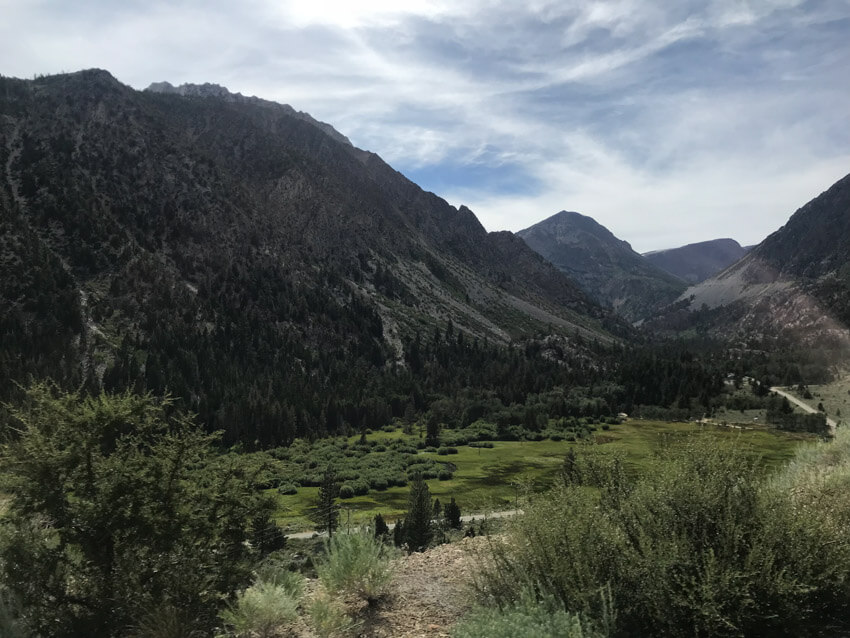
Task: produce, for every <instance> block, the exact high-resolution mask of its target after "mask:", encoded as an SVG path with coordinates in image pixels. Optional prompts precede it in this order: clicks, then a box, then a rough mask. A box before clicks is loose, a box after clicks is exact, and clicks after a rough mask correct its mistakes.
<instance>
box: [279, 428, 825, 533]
mask: <svg viewBox="0 0 850 638" xmlns="http://www.w3.org/2000/svg"><path fill="white" fill-rule="evenodd" d="M688 435H702V436H710V437H717V438H718V440H720V439H725V440H729V439H732V440H734V441H736V442H738V443H739V444H740V445H742V446H744V447H746V448H748V449H750V450H752V453H753V454H755V455H757V456H759V457H760V458H762V459H763V461H764V464H765V467H766V468H767V469H768V470H769V469H770V468H774V467H777V466H778V465H780V464H782V463H783V462H784V461H787V460H788V459H789V458H790V457H791V456H792V455H793V454H794V451H795V449H796V448H797V446H799V445H801V444H806V443H810V442H813V441H816V440H817V439H816V438H815V437H813V436H811V435H805V434H791V433H786V432H780V431H777V430H770V429H765V428H753V429H746V430H745V429H737V428H728V427H721V426H717V425H701V424H696V423H669V422H658V421H640V420H632V421H627V422H625V423H622V424H619V425H611V426H610V427H609V429H608V430H603V429H598V430H596V431H595V432H594V433H593V434H591V435H590V436H589V437H587V438H585V439H580V440H578V441H574V442H570V441H551V440H544V441H494V442H493V447H492V448H481V447H470V446H467V445H463V446H457V450H458V453H457V454H451V455H438V454H436V453H427V452H420V456H422V457H423V459H433V460H434V461H435V462H437V463H440V464H451V466H452V469H453V470H454V471H453V476H452V478H451V479H449V480H439V479H432V480H429V481H428V486H429V488H430V490H431V494H432V497H433V498H438V499H440V501H441V502H442V503H447V502H449V500H450V499H451V498H452V497H454V498H455V499H456V501H457V503H458V504H459V505H460V507H461V510H462V512H463V514H473V513H481V514H484V513H486V512H494V511H500V510H508V509H513V508H514V507H515V505H516V504H517V503H519V505H520V506H522V503H523V501H524V500H525V499H526V498H528V497H529V496H531V495H533V494H535V493H539V492H542V491H544V490H545V489H546V488H547V487H548V486H549V485H551V483H552V481H553V480H555V478H556V477H557V475H558V472H559V470H560V468H561V466H562V464H563V461H564V457H565V455H566V454H567V452H568V451H569V450H570V449H571V448H572V449H574V450H575V451H576V454H578V455H620V456H621V458H622V459H623V460H624V462H625V465H626V467H627V468H628V469H629V470H630V471H632V472H641V471H643V470H645V469H646V468H647V467H648V466H649V465H650V464H651V463H652V459H653V456H654V455H656V454H657V453H658V452H659V451H660V450H662V449H663V448H664V447H665V446H667V445H670V444H671V443H674V442H675V441H676V440H677V439H681V438H682V437H684V436H688ZM367 436H368V439H370V440H375V441H378V442H382V440H383V441H388V440H391V439H398V438H399V437H405V436H406V437H408V438H409V439H410V440H411V441H412V442H414V443H415V442H416V441H417V440H418V436H417V435H416V434H413V435H404V434H402V432H401V431H400V430H397V431H395V432H390V433H387V432H375V433H372V434H369V435H367ZM355 440H356V437H354V438H352V439H351V441H352V442H353V441H355ZM272 492H274V491H273V490H272ZM317 493H318V488H317V487H301V488H299V489H298V492H297V494H293V495H280V494H276V492H275V494H276V495H277V499H278V506H279V507H278V513H277V519H278V522H279V523H280V524H281V525H283V526H284V528H285V529H286V530H287V531H297V530H303V529H311V528H312V524H311V523H310V521H309V519H308V516H307V515H308V513H309V511H310V509H311V507H313V505H314V503H315V501H316V497H317ZM407 493H408V488H407V487H406V486H405V487H397V486H394V487H389V488H388V489H386V490H381V491H376V490H370V491H369V492H368V493H367V494H365V495H361V496H354V497H352V498H346V499H340V501H339V502H340V505H341V506H342V512H341V523H342V525H346V524H348V523H350V524H351V525H359V524H362V523H365V522H367V521H369V520H371V519H372V518H373V517H374V515H375V514H376V513H378V512H380V513H381V514H383V515H384V516H385V517H387V518H389V519H395V518H397V517H398V516H400V515H403V513H404V510H405V508H406V505H407Z"/></svg>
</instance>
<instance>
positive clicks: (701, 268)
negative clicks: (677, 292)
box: [643, 239, 747, 285]
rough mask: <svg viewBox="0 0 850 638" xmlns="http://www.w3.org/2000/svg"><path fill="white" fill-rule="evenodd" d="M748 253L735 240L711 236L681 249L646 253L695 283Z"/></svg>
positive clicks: (669, 269)
mask: <svg viewBox="0 0 850 638" xmlns="http://www.w3.org/2000/svg"><path fill="white" fill-rule="evenodd" d="M746 254H747V249H745V248H742V247H741V245H740V244H739V243H738V242H736V241H735V240H734V239H712V240H710V241H702V242H698V243H696V244H688V245H687V246H680V247H679V248H669V249H666V250H656V251H653V252H650V253H644V254H643V256H644V258H645V259H646V260H647V261H649V262H650V263H651V264H654V265H655V266H657V267H658V268H661V269H662V270H664V271H666V272H668V273H670V274H671V275H673V276H675V277H678V278H679V279H681V280H682V281H686V282H687V283H689V284H691V285H693V284H697V283H699V282H701V281H705V280H706V279H708V278H709V277H711V276H712V275H715V274H717V273H719V272H720V271H721V270H723V269H724V268H726V267H728V266H731V265H732V264H734V263H735V262H736V261H738V260H739V259H740V258H741V257H743V256H744V255H746Z"/></svg>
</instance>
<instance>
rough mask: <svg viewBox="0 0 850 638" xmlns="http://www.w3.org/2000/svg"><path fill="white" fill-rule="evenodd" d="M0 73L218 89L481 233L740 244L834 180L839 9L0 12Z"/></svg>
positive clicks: (103, 0) (315, 0) (842, 107)
mask: <svg viewBox="0 0 850 638" xmlns="http://www.w3.org/2000/svg"><path fill="white" fill-rule="evenodd" d="M0 11H2V12H3V15H4V20H3V21H2V22H0V59H2V60H4V61H5V66H4V68H2V69H0V72H2V73H4V74H7V75H18V76H22V77H28V76H31V75H32V74H34V73H48V72H58V71H61V70H75V69H78V68H85V67H92V66H98V67H103V68H108V69H109V70H110V71H112V72H113V74H115V75H116V77H118V78H119V79H120V80H122V81H124V82H126V83H129V84H131V85H132V86H135V87H137V88H143V87H144V86H146V85H147V84H149V83H150V82H153V81H158V80H169V81H171V82H172V83H180V82H187V81H189V82H205V81H208V82H217V83H220V84H223V85H225V86H228V87H229V88H230V89H231V90H234V91H240V92H242V93H246V94H249V95H250V94H256V95H259V96H262V97H265V98H268V99H275V100H278V101H281V102H286V103H289V104H292V105H293V106H294V107H295V108H298V109H301V110H306V111H308V112H310V113H311V114H312V115H313V116H315V117H317V118H319V119H321V120H324V121H328V122H330V123H332V124H333V125H334V126H336V127H337V128H338V129H339V130H340V131H341V132H343V133H344V134H346V135H347V136H349V138H350V139H352V141H353V142H354V143H355V144H357V145H358V146H361V147H364V148H368V149H369V150H372V151H375V152H377V153H379V154H380V155H381V156H383V157H384V158H385V159H387V160H388V161H389V162H390V163H391V164H392V165H393V166H394V167H395V168H397V169H399V170H401V171H402V172H404V173H405V174H407V175H408V176H410V177H411V178H413V179H414V180H416V181H417V182H419V183H420V184H421V185H422V186H423V187H424V188H426V189H428V190H433V191H435V192H437V193H438V194H440V195H442V196H444V197H446V198H447V199H449V201H451V202H452V203H454V204H461V203H465V204H468V205H470V206H471V207H472V208H473V210H475V212H476V213H477V214H478V216H479V218H480V219H481V220H482V222H483V223H484V225H485V226H486V227H487V228H489V229H491V230H496V229H501V228H509V229H512V230H518V229H520V228H523V227H526V226H529V225H531V224H533V223H535V222H537V221H539V220H540V219H542V218H544V217H547V216H549V215H551V214H554V213H555V212H557V211H559V210H561V209H573V210H579V211H580V212H583V213H585V214H588V215H591V216H593V217H595V218H597V219H598V220H599V221H600V222H601V223H604V224H605V225H607V226H609V228H610V229H611V230H612V231H613V232H614V233H615V234H617V235H618V236H621V237H622V238H624V239H627V240H629V241H630V242H632V243H633V245H634V246H635V247H636V248H638V249H640V250H649V249H654V248H663V247H668V246H672V245H679V244H683V243H687V242H689V241H697V240H701V239H709V238H712V237H715V236H733V237H736V238H738V239H740V240H741V241H744V242H753V241H756V240H758V239H760V238H761V237H763V236H765V235H766V234H768V233H769V232H770V231H772V230H775V229H776V228H778V227H779V226H780V225H781V224H782V223H784V221H785V219H786V218H787V216H788V215H789V214H790V213H791V212H792V211H793V210H794V209H795V208H797V207H798V206H800V205H802V204H803V203H805V201H807V200H808V199H810V198H811V197H813V196H815V195H817V193H819V192H820V191H822V190H824V189H825V188H827V187H828V186H829V185H830V184H831V183H832V182H833V181H835V180H836V179H838V178H839V177H841V176H843V175H844V174H846V173H847V172H848V171H850V122H848V115H847V114H848V113H850V89H848V85H847V82H846V77H847V75H846V73H847V72H846V69H847V68H850V1H848V0H833V1H832V2H829V3H821V2H814V1H811V0H746V1H744V0H709V1H708V2H705V1H702V0H683V1H682V2H676V3H647V2H642V1H641V0H608V1H593V2H588V1H579V0H573V1H567V2H564V1H560V2H558V1H551V2H550V1H548V0H531V1H530V2H527V3H521V4H519V3H513V2H508V1H507V0H504V1H499V0H467V2H463V3H457V2H447V1H443V0H437V1H426V0H411V1H410V2H404V3H399V2H389V0H363V1H362V2H357V3H351V2H340V1H330V2H329V1H321V0H287V1H284V2H280V1H273V0H247V1H246V2H243V3H225V2H222V1H215V2H201V0H191V1H183V2H179V3H173V2H164V1H162V0H150V1H148V2H144V3H142V2H137V1H132V2H126V3H114V2H111V1H107V0H83V1H82V2H75V3H73V5H71V4H69V3H65V2H60V1H58V0H52V1H41V2H28V3H20V2H14V1H12V0H0Z"/></svg>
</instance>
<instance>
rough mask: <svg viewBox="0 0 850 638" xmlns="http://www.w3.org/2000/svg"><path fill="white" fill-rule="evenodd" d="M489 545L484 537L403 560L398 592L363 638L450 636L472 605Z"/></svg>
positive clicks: (396, 586)
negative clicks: (479, 560) (476, 574)
mask: <svg viewBox="0 0 850 638" xmlns="http://www.w3.org/2000/svg"><path fill="white" fill-rule="evenodd" d="M486 542H487V541H486V539H485V538H484V537H481V536H479V537H476V538H464V539H463V540H461V541H458V542H456V543H451V544H448V545H439V546H438V547H434V548H433V549H430V550H428V551H427V552H424V553H421V554H420V553H416V554H411V555H410V556H404V557H403V558H400V559H398V562H397V564H396V568H397V569H396V574H395V578H394V579H393V586H392V588H391V591H392V594H391V596H390V598H389V600H388V601H387V602H386V603H385V604H383V605H381V607H379V608H378V609H377V610H376V612H375V613H374V614H373V615H372V616H371V617H370V618H369V619H368V620H367V622H366V623H365V624H364V626H363V628H362V630H361V632H360V633H359V638H447V637H448V636H449V635H450V631H451V626H452V625H453V624H454V623H456V622H457V621H458V619H459V618H460V617H461V616H463V615H464V614H465V613H466V612H467V611H469V609H470V607H471V606H472V603H473V597H472V588H471V586H470V585H471V582H472V574H473V570H474V567H475V561H476V557H475V556H476V550H478V549H483V548H484V547H485V543H486Z"/></svg>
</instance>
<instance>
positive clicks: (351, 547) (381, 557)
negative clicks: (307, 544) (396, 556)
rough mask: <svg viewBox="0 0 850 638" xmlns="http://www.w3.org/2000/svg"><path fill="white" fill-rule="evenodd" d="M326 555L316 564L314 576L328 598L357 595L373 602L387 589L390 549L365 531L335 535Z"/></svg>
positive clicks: (389, 578) (391, 574) (328, 545)
mask: <svg viewBox="0 0 850 638" xmlns="http://www.w3.org/2000/svg"><path fill="white" fill-rule="evenodd" d="M326 549H327V553H326V554H325V556H324V557H322V558H321V559H318V560H317V561H316V573H317V574H318V576H319V582H320V584H321V586H322V588H323V589H324V591H325V592H327V593H328V594H330V595H331V596H342V597H349V596H357V597H359V598H362V599H363V600H366V601H367V602H369V603H373V602H375V601H377V600H378V599H380V598H381V597H382V596H384V595H385V594H386V593H387V591H388V590H389V585H390V581H391V580H392V576H393V572H392V566H391V563H390V559H391V556H392V554H393V550H391V549H390V548H389V547H388V546H387V545H385V544H384V543H382V542H381V540H380V539H378V538H375V536H374V534H371V533H368V532H353V533H349V534H336V535H335V536H334V537H333V538H332V539H330V540H329V541H328V543H327V545H326Z"/></svg>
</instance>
